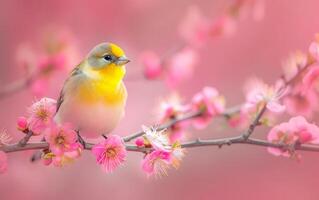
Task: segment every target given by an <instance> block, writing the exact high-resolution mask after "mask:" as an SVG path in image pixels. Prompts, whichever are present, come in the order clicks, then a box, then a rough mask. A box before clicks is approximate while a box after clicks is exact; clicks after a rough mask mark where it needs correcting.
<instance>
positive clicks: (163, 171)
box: [142, 150, 172, 176]
mask: <svg viewBox="0 0 319 200" xmlns="http://www.w3.org/2000/svg"><path fill="white" fill-rule="evenodd" d="M171 161H172V157H171V153H170V152H168V151H162V150H154V151H152V152H151V153H149V154H147V155H146V156H145V158H144V159H143V160H142V169H143V171H144V172H146V173H147V175H148V176H151V175H153V174H155V175H156V176H163V175H167V169H168V168H169V166H170V164H171Z"/></svg>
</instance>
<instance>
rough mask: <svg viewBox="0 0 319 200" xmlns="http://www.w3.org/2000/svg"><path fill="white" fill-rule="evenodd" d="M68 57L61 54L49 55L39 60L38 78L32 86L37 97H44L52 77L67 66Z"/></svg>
mask: <svg viewBox="0 0 319 200" xmlns="http://www.w3.org/2000/svg"><path fill="white" fill-rule="evenodd" d="M66 59H67V58H66V55H65V54H63V53H59V54H56V55H47V56H45V57H43V58H41V59H39V61H38V64H37V65H36V66H37V69H36V70H37V72H36V73H37V77H36V79H35V80H34V81H33V82H32V84H31V91H32V93H33V94H34V95H36V96H42V95H43V94H44V93H45V92H46V91H47V89H48V86H49V81H50V78H51V76H52V75H53V74H54V73H55V72H56V71H59V70H64V69H65V66H66Z"/></svg>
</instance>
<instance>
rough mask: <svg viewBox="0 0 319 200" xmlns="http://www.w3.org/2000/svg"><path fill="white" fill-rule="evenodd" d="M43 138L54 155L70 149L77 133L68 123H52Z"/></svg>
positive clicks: (74, 143)
mask: <svg viewBox="0 0 319 200" xmlns="http://www.w3.org/2000/svg"><path fill="white" fill-rule="evenodd" d="M45 140H46V141H47V142H48V143H49V145H50V150H51V151H52V153H54V154H55V155H56V156H60V155H63V154H64V153H65V152H69V151H72V150H73V149H74V145H76V142H77V134H76V132H75V131H74V130H73V129H72V127H71V125H70V124H64V125H55V124H52V125H51V126H50V128H49V129H47V132H46V134H45Z"/></svg>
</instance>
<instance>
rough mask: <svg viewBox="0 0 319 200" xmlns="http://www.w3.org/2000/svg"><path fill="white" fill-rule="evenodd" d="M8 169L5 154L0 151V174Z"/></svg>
mask: <svg viewBox="0 0 319 200" xmlns="http://www.w3.org/2000/svg"><path fill="white" fill-rule="evenodd" d="M7 169H8V159H7V154H6V153H5V152H3V151H0V174H3V173H4V172H6V171H7Z"/></svg>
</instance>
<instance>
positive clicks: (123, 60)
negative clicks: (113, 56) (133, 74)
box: [115, 56, 130, 65]
mask: <svg viewBox="0 0 319 200" xmlns="http://www.w3.org/2000/svg"><path fill="white" fill-rule="evenodd" d="M128 62H130V60H129V59H128V58H127V57H126V56H121V57H119V58H118V59H117V60H116V61H115V64H116V65H125V64H126V63H128Z"/></svg>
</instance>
